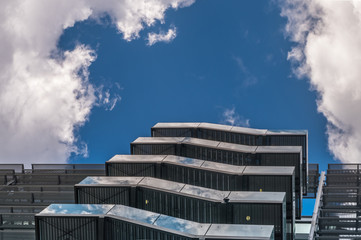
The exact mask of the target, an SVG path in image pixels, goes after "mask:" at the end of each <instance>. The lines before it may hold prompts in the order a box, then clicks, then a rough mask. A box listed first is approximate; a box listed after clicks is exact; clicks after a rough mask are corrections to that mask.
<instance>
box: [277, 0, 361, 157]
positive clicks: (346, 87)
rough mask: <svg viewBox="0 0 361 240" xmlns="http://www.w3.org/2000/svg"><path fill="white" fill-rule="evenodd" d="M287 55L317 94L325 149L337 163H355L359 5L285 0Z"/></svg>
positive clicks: (359, 130) (359, 141)
mask: <svg viewBox="0 0 361 240" xmlns="http://www.w3.org/2000/svg"><path fill="white" fill-rule="evenodd" d="M281 5H282V16H285V17H287V19H288V24H287V27H286V32H287V34H288V35H289V36H290V38H291V40H292V41H294V42H295V43H296V46H295V47H294V48H293V49H292V50H291V51H290V53H289V55H288V57H289V59H290V60H291V61H293V63H294V64H295V65H294V66H295V73H296V74H297V75H298V76H307V77H308V78H309V79H310V83H311V86H312V88H313V89H314V90H316V91H317V92H318V95H319V96H318V100H317V105H318V111H319V112H321V113H322V114H323V115H324V116H325V117H326V118H327V121H328V125H327V134H328V145H329V149H330V150H331V152H332V153H333V154H334V156H335V157H336V158H338V159H340V160H341V161H342V162H360V161H361V111H360V109H361V108H360V106H361V68H360V66H361V44H360V43H361V27H360V26H361V1H356V0H355V1H352V0H349V1H329V0H312V1H311V0H307V1H306V0H304V1H301V0H286V1H282V2H281Z"/></svg>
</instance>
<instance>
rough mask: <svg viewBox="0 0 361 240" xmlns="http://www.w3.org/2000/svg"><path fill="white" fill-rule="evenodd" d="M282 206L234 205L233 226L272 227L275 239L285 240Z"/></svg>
mask: <svg viewBox="0 0 361 240" xmlns="http://www.w3.org/2000/svg"><path fill="white" fill-rule="evenodd" d="M283 208H284V205H282V204H256V203H254V204H251V203H249V204H234V205H233V208H232V210H233V221H232V222H233V223H234V224H261V225H270V224H272V225H274V231H275V238H276V239H286V230H285V229H286V219H285V217H284V214H285V213H284V212H285V210H284V209H283Z"/></svg>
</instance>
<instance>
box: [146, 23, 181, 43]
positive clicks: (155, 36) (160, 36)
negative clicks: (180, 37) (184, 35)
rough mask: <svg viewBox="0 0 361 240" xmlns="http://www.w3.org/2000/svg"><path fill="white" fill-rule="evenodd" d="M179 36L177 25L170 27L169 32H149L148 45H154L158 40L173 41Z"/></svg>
mask: <svg viewBox="0 0 361 240" xmlns="http://www.w3.org/2000/svg"><path fill="white" fill-rule="evenodd" d="M176 36H177V29H176V28H175V27H173V28H170V29H168V32H166V33H164V32H160V33H153V32H152V33H148V46H152V45H153V44H155V43H157V42H166V43H169V42H171V41H172V40H173V39H174V38H175V37H176Z"/></svg>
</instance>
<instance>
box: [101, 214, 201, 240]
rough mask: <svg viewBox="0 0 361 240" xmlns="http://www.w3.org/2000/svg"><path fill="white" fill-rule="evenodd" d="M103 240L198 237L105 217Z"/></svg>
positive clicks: (187, 239)
mask: <svg viewBox="0 0 361 240" xmlns="http://www.w3.org/2000/svg"><path fill="white" fill-rule="evenodd" d="M104 233H105V234H104V240H114V239H127V240H137V239H147V240H194V239H198V238H192V237H186V236H182V235H180V234H175V233H172V232H169V231H168V232H167V231H162V230H160V229H155V228H151V227H149V226H144V225H139V224H137V223H132V222H129V221H124V220H121V219H115V218H109V217H105V219H104Z"/></svg>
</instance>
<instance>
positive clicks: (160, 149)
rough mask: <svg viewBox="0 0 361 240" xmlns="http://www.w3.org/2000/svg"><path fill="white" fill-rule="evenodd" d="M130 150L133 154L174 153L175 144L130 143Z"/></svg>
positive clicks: (175, 149)
mask: <svg viewBox="0 0 361 240" xmlns="http://www.w3.org/2000/svg"><path fill="white" fill-rule="evenodd" d="M131 152H132V154H135V155H150V154H155V155H160V154H163V155H176V152H177V146H176V144H171V143H169V144H133V143H132V145H131Z"/></svg>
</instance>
